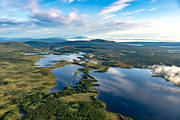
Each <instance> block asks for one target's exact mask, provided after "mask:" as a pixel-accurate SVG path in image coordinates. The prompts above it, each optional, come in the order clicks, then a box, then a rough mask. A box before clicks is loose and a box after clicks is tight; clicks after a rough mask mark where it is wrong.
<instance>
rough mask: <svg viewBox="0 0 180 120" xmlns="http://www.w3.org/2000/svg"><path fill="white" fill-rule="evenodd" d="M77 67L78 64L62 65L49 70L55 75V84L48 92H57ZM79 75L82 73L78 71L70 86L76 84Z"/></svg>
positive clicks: (70, 77)
mask: <svg viewBox="0 0 180 120" xmlns="http://www.w3.org/2000/svg"><path fill="white" fill-rule="evenodd" d="M79 68H81V67H80V66H78V65H65V66H64V67H60V68H56V69H53V70H51V73H53V74H54V75H55V76H56V77H57V79H56V83H57V85H56V86H55V87H54V88H51V89H50V92H57V91H59V90H62V89H63V88H64V87H66V86H67V85H68V83H69V81H70V80H71V79H72V78H73V76H74V74H75V73H76V72H77V71H78V69H79ZM81 75H82V74H81V73H79V74H78V75H77V77H76V78H75V79H73V81H72V85H71V86H75V85H76V83H77V82H78V81H79V80H80V77H81Z"/></svg>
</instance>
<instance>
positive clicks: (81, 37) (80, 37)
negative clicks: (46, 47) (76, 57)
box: [70, 36, 88, 39]
mask: <svg viewBox="0 0 180 120" xmlns="http://www.w3.org/2000/svg"><path fill="white" fill-rule="evenodd" d="M70 39H88V37H85V36H76V37H73V38H70Z"/></svg>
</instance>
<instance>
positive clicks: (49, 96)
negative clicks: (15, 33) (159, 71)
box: [0, 40, 180, 120]
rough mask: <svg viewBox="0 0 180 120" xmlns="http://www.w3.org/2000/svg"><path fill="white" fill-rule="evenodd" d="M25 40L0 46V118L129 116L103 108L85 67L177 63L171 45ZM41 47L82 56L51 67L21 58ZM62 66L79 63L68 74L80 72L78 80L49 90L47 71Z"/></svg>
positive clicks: (97, 119)
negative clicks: (153, 45)
mask: <svg viewBox="0 0 180 120" xmlns="http://www.w3.org/2000/svg"><path fill="white" fill-rule="evenodd" d="M27 44H29V45H31V46H32V47H31V46H29V45H27ZM27 44H22V43H1V44H0V71H1V73H0V118H1V119H3V120H16V119H25V120H37V119H38V120H47V119H50V120H58V119H60V120H68V119H69V120H73V119H75V120H79V119H81V120H101V119H102V120H106V119H107V120H118V119H120V120H123V119H129V118H126V117H124V116H122V115H120V114H114V113H110V112H107V111H106V110H105V105H104V103H102V102H100V101H99V100H97V99H96V96H97V95H98V91H95V90H92V89H91V88H92V87H93V86H97V84H95V83H94V82H96V80H95V79H94V78H93V77H92V76H90V75H89V72H88V71H89V70H95V71H97V72H105V71H106V70H107V69H108V68H109V67H125V68H131V67H146V66H147V65H153V64H161V63H163V64H166V65H177V66H180V63H179V58H180V53H178V52H174V51H176V49H175V48H160V47H152V46H144V47H137V46H129V45H123V44H120V43H115V42H112V41H109V42H108V41H104V40H92V41H89V42H88V41H86V42H84V41H76V42H64V43H45V42H35V41H33V42H27ZM43 50H44V51H47V50H53V52H51V53H53V54H64V53H78V52H85V53H86V54H85V55H84V58H80V59H81V61H74V62H71V63H70V62H67V61H61V62H59V63H58V64H56V65H53V67H52V68H36V67H35V64H34V63H35V62H36V61H38V59H39V58H40V56H39V55H32V56H25V53H26V52H37V51H43ZM169 51H171V52H169ZM172 51H173V52H172ZM165 58H166V59H165ZM82 61H84V62H83V63H81V62H82ZM91 61H95V62H97V64H95V63H93V62H91ZM66 64H78V65H81V66H83V68H81V69H79V71H77V73H75V75H74V78H75V77H76V76H77V74H78V73H79V72H81V73H83V74H82V76H81V78H80V81H79V82H78V84H77V85H76V86H75V87H71V85H70V84H71V83H72V80H73V79H74V78H72V80H70V82H69V85H68V86H66V87H65V88H64V90H63V91H59V92H56V93H49V89H50V88H52V87H53V86H55V77H54V76H53V75H52V74H51V73H50V70H51V69H53V68H56V67H62V66H63V65H66Z"/></svg>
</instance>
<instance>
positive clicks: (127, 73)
mask: <svg viewBox="0 0 180 120" xmlns="http://www.w3.org/2000/svg"><path fill="white" fill-rule="evenodd" d="M91 75H92V76H94V77H95V78H96V79H97V80H98V83H99V84H100V85H101V86H100V87H96V88H95V89H98V90H99V91H100V94H99V96H98V99H100V100H101V101H103V102H105V103H106V104H107V110H109V111H112V112H117V113H122V114H124V115H127V116H130V117H132V118H134V119H135V120H180V110H179V108H180V88H179V87H176V86H173V84H171V83H169V82H167V81H165V80H164V79H162V78H157V77H151V71H150V70H148V69H136V68H134V69H123V68H110V69H109V70H108V72H106V73H95V72H91Z"/></svg>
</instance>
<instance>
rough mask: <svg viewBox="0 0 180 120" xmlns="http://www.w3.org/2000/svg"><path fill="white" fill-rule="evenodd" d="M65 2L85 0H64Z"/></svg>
mask: <svg viewBox="0 0 180 120" xmlns="http://www.w3.org/2000/svg"><path fill="white" fill-rule="evenodd" d="M63 1H64V2H67V3H69V4H71V3H73V2H74V1H79V2H80V1H85V0H63Z"/></svg>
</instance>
